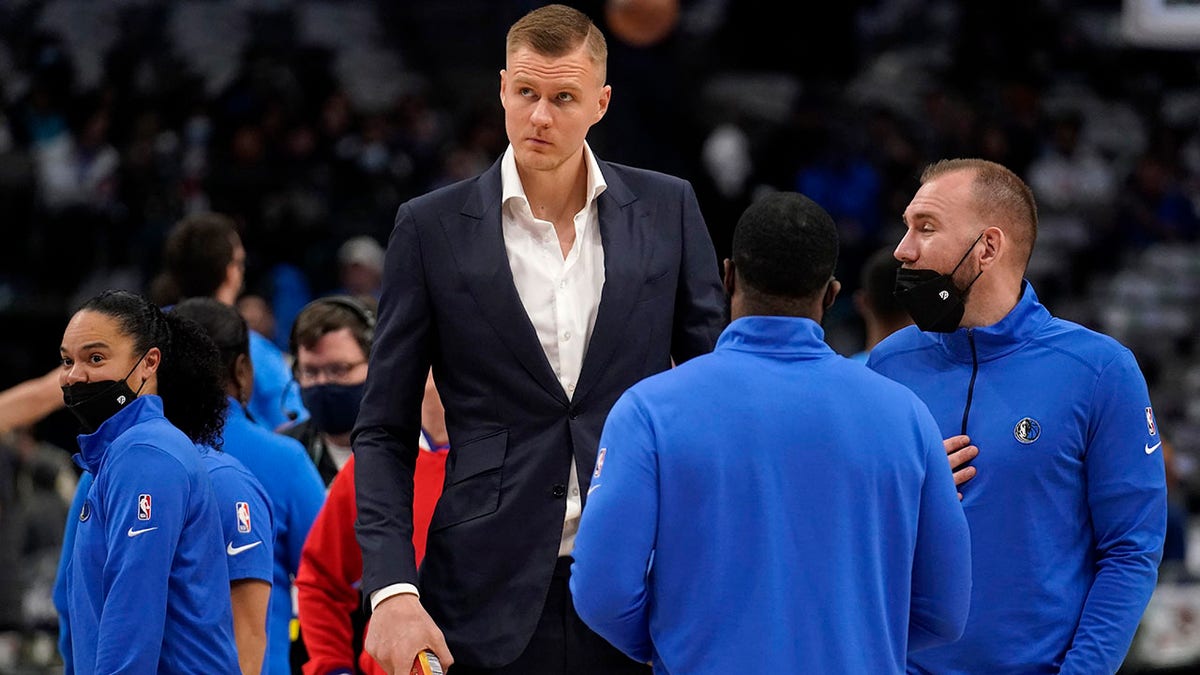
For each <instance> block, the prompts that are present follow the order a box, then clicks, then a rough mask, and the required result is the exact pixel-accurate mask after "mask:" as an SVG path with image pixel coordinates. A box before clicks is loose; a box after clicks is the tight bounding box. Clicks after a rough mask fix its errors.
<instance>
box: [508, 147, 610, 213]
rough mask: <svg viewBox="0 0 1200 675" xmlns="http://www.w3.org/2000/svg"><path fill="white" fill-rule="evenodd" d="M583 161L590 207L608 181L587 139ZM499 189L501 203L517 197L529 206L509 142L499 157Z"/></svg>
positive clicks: (605, 187) (606, 187) (604, 188)
mask: <svg viewBox="0 0 1200 675" xmlns="http://www.w3.org/2000/svg"><path fill="white" fill-rule="evenodd" d="M583 161H584V163H585V164H587V171H588V178H587V181H588V182H587V195H588V198H587V204H586V206H588V207H590V206H591V205H592V202H593V201H595V199H596V198H597V197H599V196H600V194H601V193H602V192H604V191H605V190H607V189H608V183H607V182H605V180H604V174H603V173H601V172H600V163H599V162H597V161H596V156H595V155H593V154H592V148H591V146H589V145H588V144H587V141H584V142H583ZM500 190H501V203H502V204H504V205H506V206H507V205H508V204H509V201H510V200H512V199H519V200H520V201H521V202H522V203H524V204H525V206H526V208H528V207H529V198H528V197H526V196H525V186H524V185H521V175H520V174H519V173H517V159H516V156H515V155H514V154H513V147H512V145H511V144H509V146H508V149H507V150H505V151H504V156H503V157H501V158H500Z"/></svg>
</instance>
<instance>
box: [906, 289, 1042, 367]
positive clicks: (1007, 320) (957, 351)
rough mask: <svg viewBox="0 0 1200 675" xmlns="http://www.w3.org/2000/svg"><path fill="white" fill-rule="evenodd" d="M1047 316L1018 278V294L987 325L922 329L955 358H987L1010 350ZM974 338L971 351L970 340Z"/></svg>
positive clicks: (1021, 343)
mask: <svg viewBox="0 0 1200 675" xmlns="http://www.w3.org/2000/svg"><path fill="white" fill-rule="evenodd" d="M1050 319H1051V316H1050V311H1049V310H1048V309H1046V307H1045V306H1044V305H1042V303H1040V302H1038V297H1037V293H1035V292H1034V290H1033V286H1032V285H1031V284H1030V283H1029V282H1028V281H1022V282H1021V297H1020V298H1019V299H1018V300H1017V304H1016V305H1015V306H1014V307H1013V308H1012V309H1011V310H1009V312H1008V314H1006V315H1005V316H1004V318H1003V319H1000V320H999V321H997V322H996V323H994V324H992V325H990V326H979V327H975V328H959V329H958V330H956V331H954V332H953V333H926V335H929V336H931V337H932V338H933V340H934V342H937V343H938V344H939V345H940V346H941V348H942V349H943V350H945V351H946V352H947V353H948V354H949V355H950V357H951V358H953V359H954V360H956V361H966V362H970V361H972V360H974V359H977V360H979V361H989V360H991V359H997V358H1000V357H1002V356H1005V355H1007V354H1010V353H1012V352H1014V351H1016V350H1018V349H1020V348H1021V347H1023V346H1024V345H1025V344H1027V343H1028V342H1029V341H1030V340H1032V339H1033V338H1034V336H1035V335H1037V334H1038V332H1039V331H1041V329H1042V327H1043V326H1044V325H1045V324H1046V322H1048V321H1049V320H1050ZM972 340H974V342H975V346H974V353H972V347H971V341H972Z"/></svg>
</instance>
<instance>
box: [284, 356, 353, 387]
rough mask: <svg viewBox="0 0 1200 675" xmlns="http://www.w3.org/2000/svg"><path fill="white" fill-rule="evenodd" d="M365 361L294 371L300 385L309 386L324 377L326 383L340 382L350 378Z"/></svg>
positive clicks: (305, 367)
mask: <svg viewBox="0 0 1200 675" xmlns="http://www.w3.org/2000/svg"><path fill="white" fill-rule="evenodd" d="M366 363H367V362H366V361H365V360H364V361H355V362H354V363H330V364H328V365H324V366H304V367H303V368H297V369H296V379H297V380H299V381H300V383H301V384H311V383H313V382H316V381H318V380H320V379H321V377H322V376H324V377H325V381H326V382H342V381H344V380H345V379H346V378H348V377H350V373H352V372H354V369H355V368H358V367H359V366H363V365H366Z"/></svg>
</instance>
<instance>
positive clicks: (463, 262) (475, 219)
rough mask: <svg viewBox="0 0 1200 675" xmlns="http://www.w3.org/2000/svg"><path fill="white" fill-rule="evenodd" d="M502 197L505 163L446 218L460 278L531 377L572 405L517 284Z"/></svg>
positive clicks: (488, 174) (483, 177) (486, 175)
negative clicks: (458, 210) (510, 260)
mask: <svg viewBox="0 0 1200 675" xmlns="http://www.w3.org/2000/svg"><path fill="white" fill-rule="evenodd" d="M501 194H502V192H501V189H500V163H499V162H496V163H495V164H494V165H492V168H491V169H489V170H488V171H487V172H485V173H484V174H482V175H481V176H480V178H479V180H478V181H477V183H476V188H475V191H474V193H473V194H472V196H471V198H470V199H469V200H468V201H467V203H466V204H464V205H463V208H462V212H461V213H460V214H456V215H453V216H446V217H445V218H443V220H442V226H443V229H444V231H445V233H446V237H447V239H448V240H449V241H450V250H451V251H452V252H453V254H454V257H455V260H456V261H457V263H458V269H459V272H460V273H461V274H462V277H463V278H464V279H465V280H466V282H467V287H468V288H469V290H470V292H471V295H472V296H473V297H474V298H475V302H476V304H477V305H478V306H479V309H480V311H481V313H482V314H483V316H484V318H485V319H487V321H488V322H489V323H490V324H491V325H492V328H493V329H495V331H496V333H497V334H498V335H499V336H500V339H501V340H502V341H503V342H504V344H505V345H506V346H507V347H508V349H509V351H511V352H512V354H513V356H515V357H516V359H517V361H519V362H520V363H521V366H522V367H523V368H524V369H525V370H526V371H527V372H528V373H529V375H530V376H531V377H533V379H534V380H535V381H537V383H538V384H539V385H541V386H542V388H544V389H545V390H546V391H547V392H549V393H550V394H551V395H553V396H554V397H555V398H557V399H559V400H561V401H562V402H563V403H566V402H567V399H566V394H564V393H563V389H562V385H561V384H560V383H559V381H558V378H557V377H556V376H555V375H554V370H553V369H552V368H551V367H550V362H549V361H547V360H546V353H545V351H544V350H543V349H542V344H541V342H540V341H539V340H538V337H537V331H536V330H534V328H533V323H532V322H530V320H529V314H528V313H526V311H525V306H524V305H523V304H521V296H520V295H518V294H517V287H516V284H514V283H513V278H512V268H511V267H509V264H508V253H507V251H506V249H505V247H504V233H503V231H502V229H501V228H502V227H503V225H502V219H501V208H502V205H501V204H500V203H499V199H500V195H501Z"/></svg>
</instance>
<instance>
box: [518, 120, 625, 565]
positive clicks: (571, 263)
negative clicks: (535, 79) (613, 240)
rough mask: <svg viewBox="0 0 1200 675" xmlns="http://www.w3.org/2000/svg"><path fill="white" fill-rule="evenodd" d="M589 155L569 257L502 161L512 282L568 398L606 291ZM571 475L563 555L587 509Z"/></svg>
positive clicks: (595, 172) (596, 172) (587, 153)
mask: <svg viewBox="0 0 1200 675" xmlns="http://www.w3.org/2000/svg"><path fill="white" fill-rule="evenodd" d="M583 157H584V162H585V163H586V164H587V169H588V178H587V203H585V204H584V206H583V209H582V210H581V211H579V213H576V214H575V243H574V244H573V245H572V246H571V250H570V251H568V252H567V255H566V257H565V258H564V257H563V254H562V247H561V246H560V245H559V243H558V234H557V233H556V232H555V230H554V223H551V222H550V221H548V220H541V219H539V218H537V217H535V216H534V215H533V212H532V210H531V209H530V204H529V199H528V198H527V197H526V196H525V188H524V187H523V186H522V185H521V178H520V176H519V175H518V174H517V163H516V160H515V159H514V158H513V150H512V147H511V146H510V147H509V148H508V150H507V151H506V152H505V153H504V157H503V159H501V160H500V184H501V185H502V189H503V192H504V195H503V208H502V212H503V230H504V248H505V249H506V250H507V252H508V266H509V268H510V269H511V270H512V277H513V284H514V285H516V287H517V295H519V296H521V304H522V305H524V306H525V313H526V314H528V315H529V321H530V322H531V323H532V324H533V327H534V329H535V330H536V331H537V336H538V341H540V342H541V343H542V350H543V351H544V352H545V353H546V360H547V361H549V362H550V367H551V368H553V369H554V374H555V375H557V376H558V381H559V384H561V385H562V388H563V392H564V393H566V395H567V398H568V399H570V398H571V397H573V396H574V395H575V384H576V383H577V382H578V381H579V371H580V370H582V368H583V355H584V354H585V353H587V345H588V341H590V340H591V338H592V328H593V327H594V326H595V325H596V311H597V309H599V307H600V293H601V292H602V291H603V290H604V246H602V245H601V243H600V214H599V209H597V208H596V197H598V196H599V195H600V193H602V192H604V190H605V188H607V187H608V185H607V184H606V183H605V182H604V176H602V175H601V174H600V166H599V165H598V164H596V158H595V157H593V156H592V150H591V148H589V147H588V146H587V144H586V143H585V144H584V147H583ZM568 481H569V482H568V485H567V515H566V518H565V520H564V522H563V533H562V542H561V543H560V545H559V548H558V555H559V556H564V555H570V554H571V551H572V550H573V549H574V548H575V532H576V530H578V529H579V515H580V513H581V511H582V507H583V501H582V499H580V496H579V477H578V476H577V475H576V466H575V460H574V458H572V459H571V476H570V478H569V479H568Z"/></svg>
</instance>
